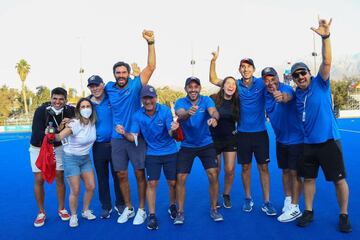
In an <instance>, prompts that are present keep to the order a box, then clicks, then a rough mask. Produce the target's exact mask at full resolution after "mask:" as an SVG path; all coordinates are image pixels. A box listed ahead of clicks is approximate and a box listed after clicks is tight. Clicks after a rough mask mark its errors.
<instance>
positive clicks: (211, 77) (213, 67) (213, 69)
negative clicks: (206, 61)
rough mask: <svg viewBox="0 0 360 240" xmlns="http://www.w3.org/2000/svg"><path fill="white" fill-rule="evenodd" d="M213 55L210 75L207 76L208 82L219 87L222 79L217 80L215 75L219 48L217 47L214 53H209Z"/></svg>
mask: <svg viewBox="0 0 360 240" xmlns="http://www.w3.org/2000/svg"><path fill="white" fill-rule="evenodd" d="M211 54H212V55H213V57H212V59H211V61H210V74H209V80H210V82H211V83H212V84H214V85H216V86H219V87H221V84H222V81H223V80H222V79H220V78H218V76H217V74H216V60H217V58H218V56H219V46H218V47H217V49H216V51H215V52H212V53H211Z"/></svg>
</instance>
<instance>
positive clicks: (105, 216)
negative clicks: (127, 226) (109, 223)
mask: <svg viewBox="0 0 360 240" xmlns="http://www.w3.org/2000/svg"><path fill="white" fill-rule="evenodd" d="M111 212H112V209H110V210H107V209H103V210H102V212H101V215H100V218H102V219H108V218H110V214H111Z"/></svg>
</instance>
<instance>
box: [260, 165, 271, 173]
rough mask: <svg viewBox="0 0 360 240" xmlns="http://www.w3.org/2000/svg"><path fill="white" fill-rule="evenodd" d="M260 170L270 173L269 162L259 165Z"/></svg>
mask: <svg viewBox="0 0 360 240" xmlns="http://www.w3.org/2000/svg"><path fill="white" fill-rule="evenodd" d="M259 171H260V174H268V173H269V168H268V165H267V164H261V165H259Z"/></svg>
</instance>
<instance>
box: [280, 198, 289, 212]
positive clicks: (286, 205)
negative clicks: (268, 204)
mask: <svg viewBox="0 0 360 240" xmlns="http://www.w3.org/2000/svg"><path fill="white" fill-rule="evenodd" d="M290 204H291V197H285V200H284V206H283V208H282V212H283V213H284V212H286V211H287V210H288V208H289V207H290Z"/></svg>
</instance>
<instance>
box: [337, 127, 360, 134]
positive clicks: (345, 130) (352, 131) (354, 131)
mask: <svg viewBox="0 0 360 240" xmlns="http://www.w3.org/2000/svg"><path fill="white" fill-rule="evenodd" d="M339 130H340V131H343V132H351V133H359V134H360V131H356V130H347V129H341V128H339Z"/></svg>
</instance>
